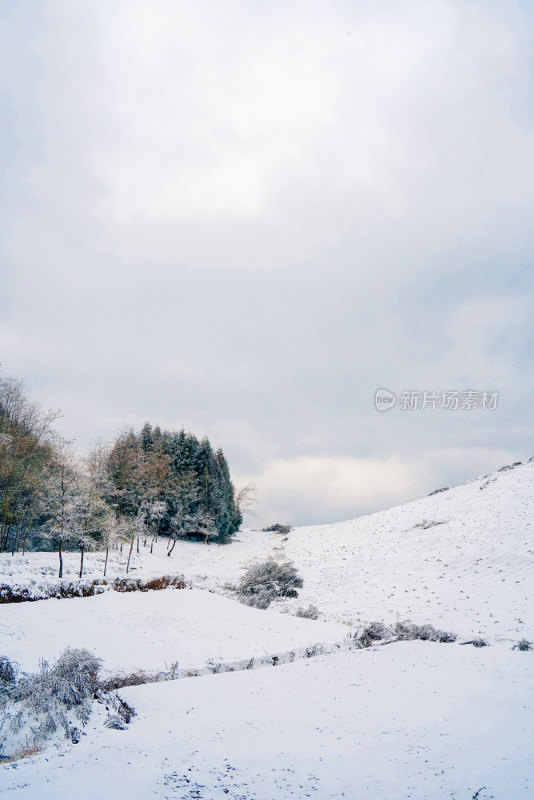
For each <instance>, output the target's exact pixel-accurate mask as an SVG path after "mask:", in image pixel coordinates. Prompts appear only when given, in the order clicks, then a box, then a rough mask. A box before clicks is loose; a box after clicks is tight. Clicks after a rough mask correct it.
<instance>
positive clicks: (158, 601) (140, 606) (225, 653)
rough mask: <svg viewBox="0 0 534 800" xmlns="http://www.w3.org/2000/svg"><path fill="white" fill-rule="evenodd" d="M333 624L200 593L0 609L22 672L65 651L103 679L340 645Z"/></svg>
mask: <svg viewBox="0 0 534 800" xmlns="http://www.w3.org/2000/svg"><path fill="white" fill-rule="evenodd" d="M346 635H347V629H346V627H345V626H343V625H340V624H339V623H335V622H334V623H327V622H314V621H313V620H308V619H299V618H298V617H294V616H290V615H289V614H283V615H281V614H278V613H276V612H274V611H269V610H268V611H259V610H258V609H255V608H249V607H248V606H244V605H242V604H241V603H237V602H236V601H235V600H230V599H228V598H226V597H221V596H220V595H216V594H213V593H210V592H207V591H205V590H202V589H180V590H178V589H171V588H168V589H164V590H163V591H156V592H146V593H145V592H129V593H126V594H121V593H118V592H106V593H105V594H101V595H96V596H95V597H86V598H78V597H76V598H72V599H68V600H55V599H51V600H41V601H38V602H35V603H11V604H9V605H5V606H2V616H1V620H0V641H1V642H2V648H3V651H5V652H6V653H8V654H9V656H10V658H12V659H14V660H15V661H16V662H17V663H18V664H19V666H20V668H21V669H22V670H24V671H26V672H31V671H35V670H36V669H37V667H38V664H39V658H41V657H42V658H45V659H46V660H47V661H52V660H54V659H55V658H57V656H58V655H59V654H60V653H61V651H62V650H63V649H64V648H65V647H73V648H87V649H89V650H91V651H92V652H94V653H96V654H98V655H99V656H100V657H101V658H102V659H103V661H104V674H105V675H106V676H109V675H117V674H130V673H132V672H136V671H138V670H144V671H145V672H152V673H154V672H158V671H166V670H168V669H169V668H170V667H171V665H172V664H175V663H176V662H178V666H179V667H180V668H181V669H193V670H194V669H199V668H203V667H205V665H206V662H207V661H208V660H211V661H213V662H215V663H217V662H219V663H221V662H222V663H226V662H232V661H237V660H240V659H249V660H250V658H261V657H263V656H268V655H272V654H274V653H276V652H277V651H281V652H286V651H290V650H294V649H297V648H306V647H308V646H310V645H313V644H315V643H316V642H329V643H334V642H337V641H339V640H341V639H343V638H346Z"/></svg>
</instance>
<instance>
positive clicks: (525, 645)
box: [512, 639, 534, 651]
mask: <svg viewBox="0 0 534 800" xmlns="http://www.w3.org/2000/svg"><path fill="white" fill-rule="evenodd" d="M512 650H523V651H526V650H534V647H533V646H532V642H528V641H527V640H526V639H521V641H520V642H518V643H517V644H514V646H513V647H512Z"/></svg>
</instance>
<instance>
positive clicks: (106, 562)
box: [104, 546, 109, 578]
mask: <svg viewBox="0 0 534 800" xmlns="http://www.w3.org/2000/svg"><path fill="white" fill-rule="evenodd" d="M108 554H109V546H108V547H106V560H105V562H104V578H105V577H106V570H107V568H108Z"/></svg>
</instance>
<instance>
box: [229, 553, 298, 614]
mask: <svg viewBox="0 0 534 800" xmlns="http://www.w3.org/2000/svg"><path fill="white" fill-rule="evenodd" d="M301 586H302V578H300V577H299V576H298V574H297V568H296V567H295V565H294V564H293V563H292V562H291V561H283V562H277V561H274V559H269V560H268V561H264V562H263V563H261V564H254V565H253V566H251V567H249V569H248V570H247V571H246V572H245V574H244V575H243V577H242V578H241V581H240V583H239V586H238V587H237V592H238V594H239V595H240V597H239V599H240V600H241V602H242V603H246V604H247V605H249V606H254V607H255V608H268V606H269V605H270V604H271V602H272V601H273V600H277V599H279V598H280V597H297V596H298V594H297V591H296V589H297V588H300V587H301Z"/></svg>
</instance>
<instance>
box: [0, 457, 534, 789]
mask: <svg viewBox="0 0 534 800" xmlns="http://www.w3.org/2000/svg"><path fill="white" fill-rule="evenodd" d="M533 479H534V462H531V463H529V464H527V465H523V466H519V467H515V468H514V469H511V470H505V471H502V472H498V473H494V474H493V475H490V476H488V477H484V478H479V479H477V480H474V481H471V482H469V483H467V484H465V485H463V486H460V487H456V488H454V489H450V490H449V491H446V492H440V493H438V494H435V495H432V496H430V497H427V498H423V499H421V500H417V501H414V502H411V503H407V504H405V505H403V506H399V507H397V508H393V509H390V510H388V511H384V512H380V513H377V514H373V515H371V516H368V517H364V518H360V519H357V520H353V521H349V522H345V523H339V524H335V525H328V526H327V525H323V526H317V527H308V528H300V529H296V530H294V531H292V532H291V533H290V534H289V535H288V536H287V537H286V536H283V535H280V534H274V533H270V534H267V533H261V532H257V531H243V532H241V533H239V534H238V536H237V538H236V541H235V542H234V543H232V544H231V545H228V546H224V547H218V546H216V545H210V546H203V545H199V544H189V543H178V544H177V545H176V548H175V550H174V552H173V554H172V557H171V558H167V557H166V551H165V542H164V541H163V540H160V542H159V543H158V545H157V547H156V550H155V553H153V554H150V553H149V552H148V548H143V547H141V552H140V554H139V556H137V555H135V558H134V562H133V567H134V569H133V570H132V574H133V575H134V576H136V577H138V576H155V575H158V574H160V575H161V574H183V575H184V576H185V578H186V580H187V581H188V583H190V584H191V585H192V586H193V587H194V588H193V589H183V590H176V589H166V590H164V591H160V592H151V593H136V594H126V595H120V594H115V593H106V594H104V595H100V596H97V597H94V598H83V599H68V600H66V599H63V600H42V601H37V602H32V603H23V604H17V605H3V606H0V653H5V654H6V655H8V656H10V657H12V658H15V659H16V660H18V661H19V662H20V664H21V666H22V667H23V668H24V669H33V668H34V667H35V665H36V663H37V660H38V659H39V657H41V656H45V657H47V658H49V659H53V658H54V657H56V656H57V655H59V653H60V652H61V650H62V649H63V648H64V647H66V646H68V645H70V646H85V647H89V648H91V649H93V650H94V651H95V652H96V653H97V655H99V656H100V657H101V658H103V659H104V664H105V668H106V670H108V671H110V672H113V671H121V672H129V671H133V670H135V669H139V668H140V669H145V670H147V671H151V670H156V669H165V668H168V667H170V665H171V664H172V663H173V662H175V661H178V662H179V664H180V666H186V665H187V666H188V667H189V666H191V667H192V668H198V667H201V666H202V665H203V664H205V663H206V661H208V660H211V662H212V663H214V662H215V663H216V662H219V661H225V662H228V661H239V660H242V659H247V658H252V657H254V656H265V655H269V654H270V655H273V654H277V653H284V652H287V651H289V650H293V651H298V650H299V648H303V647H307V646H309V645H311V644H312V643H315V642H325V643H332V642H334V641H342V640H343V639H344V637H346V635H347V634H348V633H349V632H351V631H354V630H355V629H357V628H358V627H359V626H361V625H363V624H364V623H366V622H370V621H372V620H383V621H384V622H386V623H393V622H395V621H396V620H397V619H407V618H409V619H412V620H413V621H414V622H418V623H422V622H430V623H432V624H434V625H435V626H437V627H439V628H442V629H445V630H450V631H454V632H456V633H457V634H458V635H459V637H460V639H459V641H462V640H464V639H466V638H472V637H483V638H485V639H486V640H487V641H488V642H489V644H490V646H489V647H485V648H480V649H478V648H474V647H472V646H462V645H460V644H459V643H454V644H434V643H429V642H419V641H415V642H402V643H394V644H390V645H387V646H378V647H375V648H371V649H369V650H357V651H353V652H333V653H331V654H329V655H325V656H319V657H316V658H313V659H303V660H299V659H298V658H297V660H295V662H294V663H291V664H285V665H283V666H277V667H276V668H267V669H260V670H252V671H247V670H245V671H239V672H235V673H232V674H224V675H209V676H205V677H199V678H191V679H185V680H179V681H171V682H167V683H159V684H150V685H146V686H139V687H135V688H133V687H132V688H129V689H123V690H121V696H124V697H125V698H126V699H127V700H128V702H130V703H131V704H132V705H133V706H135V708H136V710H137V712H138V714H137V716H136V717H135V718H134V720H133V722H132V723H131V724H130V725H129V727H128V729H127V730H125V731H115V730H109V729H107V728H104V727H103V726H102V722H103V719H102V715H103V714H105V710H104V709H103V707H102V706H97V707H96V711H95V713H94V715H93V717H92V719H91V721H90V723H89V725H88V726H87V729H86V734H87V735H86V736H85V737H83V738H82V741H81V742H80V743H79V744H78V745H76V746H74V745H68V746H67V745H62V747H61V748H60V751H59V752H57V753H56V751H55V749H54V750H49V751H48V752H45V753H43V754H41V755H39V756H36V757H34V758H29V759H25V760H23V761H19V762H17V764H16V765H12V766H9V765H7V766H4V767H2V768H0V792H4V793H5V794H6V795H7V796H13V797H17V798H19V797H20V798H28V799H29V798H32V800H33V798H35V799H36V800H37V798H42V799H43V800H47V798H54V799H56V798H62V797H69V796H71V795H74V794H75V795H76V796H77V797H78V798H80V800H100V798H104V797H108V796H112V797H114V798H115V800H120V799H121V798H126V797H128V798H146V797H154V798H194V797H198V798H204V800H211V799H212V798H213V800H215V799H216V798H219V797H220V798H222V797H229V798H235V799H236V800H237V798H241V799H245V798H246V800H253V799H254V800H256V799H257V800H260V799H261V800H285V798H289V797H295V798H301V797H307V796H310V797H315V798H324V799H325V800H326V798H341V797H346V798H364V799H366V798H373V799H374V798H376V800H386V798H387V799H388V800H389V799H390V798H391V800H394V799H395V798H399V800H400V798H403V800H404V798H415V799H416V800H422V799H423V798H428V799H429V800H430V798H432V800H437V799H439V798H455V799H457V800H460V798H468V799H469V798H472V797H473V796H476V797H477V800H489V799H490V798H502V800H509V798H514V800H517V799H518V798H534V786H533V782H534V719H533V711H534V652H521V651H518V650H512V645H513V644H514V643H516V642H517V641H518V640H519V639H522V638H526V639H530V640H531V641H532V640H534V603H532V599H531V598H532V596H533V590H534V568H533V567H534V537H533V535H532V527H531V524H532V520H533V519H534V514H533V511H534V480H533ZM269 556H273V557H275V558H283V559H287V558H288V559H291V560H292V561H294V562H295V564H296V565H297V567H298V569H299V572H300V574H301V575H302V577H303V578H304V587H303V589H302V590H301V591H300V596H299V598H298V599H292V600H285V601H284V602H283V603H280V604H277V605H276V606H272V608H273V609H274V610H273V611H271V610H269V611H258V610H255V609H250V608H247V607H244V606H242V605H240V604H238V603H237V602H236V601H235V600H234V599H232V598H231V595H230V593H229V590H228V586H229V585H232V584H235V583H236V582H237V580H238V579H239V576H240V575H241V573H242V572H243V570H244V569H245V568H246V566H247V565H248V564H250V563H251V562H252V561H255V560H258V561H261V560H264V559H265V558H267V557H269ZM56 559H57V556H55V555H54V554H28V555H26V556H21V555H16V556H14V557H11V556H9V555H2V556H0V583H11V584H15V583H16V584H19V585H20V584H22V585H24V584H27V583H28V582H29V581H31V580H33V581H34V584H33V586H34V589H35V591H36V592H37V593H38V592H39V587H42V586H43V585H44V584H46V583H51V582H52V583H53V582H55V580H56V578H55V570H56ZM66 561H67V570H68V571H70V573H71V574H70V575H69V576H68V577H69V578H70V577H74V575H75V573H76V568H77V565H78V558H77V556H76V555H75V554H73V555H72V556H71V555H68V556H67V557H66ZM111 561H112V563H111V564H110V567H109V568H108V573H109V574H110V575H114V574H124V564H125V556H124V555H122V556H121V555H120V554H118V553H116V554H113V557H112V560H111ZM86 564H87V568H88V576H91V575H95V576H97V575H99V574H101V571H102V566H103V559H102V555H101V554H90V555H89V556H88V557H87V558H86ZM207 590H209V591H207ZM224 594H226V595H227V596H223V595H224ZM310 602H312V603H313V604H314V605H316V606H317V608H318V609H319V611H320V612H321V617H320V620H319V621H313V620H304V619H300V618H298V617H295V616H293V614H292V612H294V611H295V609H296V608H297V607H298V606H300V605H307V604H308V603H310ZM280 611H287V612H289V613H287V614H284V613H280ZM477 792H478V795H477V794H476V793H477Z"/></svg>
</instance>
